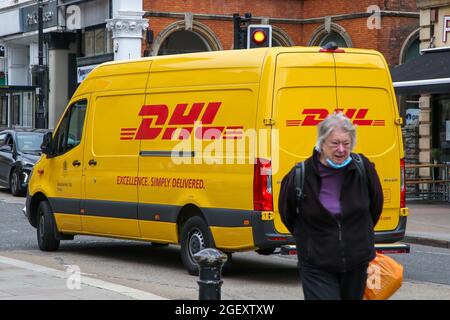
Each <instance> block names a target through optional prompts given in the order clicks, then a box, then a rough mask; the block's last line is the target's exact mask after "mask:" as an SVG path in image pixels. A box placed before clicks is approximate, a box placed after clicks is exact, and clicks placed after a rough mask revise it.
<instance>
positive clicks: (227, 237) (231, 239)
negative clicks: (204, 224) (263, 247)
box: [210, 227, 255, 250]
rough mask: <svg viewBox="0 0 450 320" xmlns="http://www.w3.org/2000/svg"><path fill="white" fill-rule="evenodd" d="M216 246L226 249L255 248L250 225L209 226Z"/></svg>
mask: <svg viewBox="0 0 450 320" xmlns="http://www.w3.org/2000/svg"><path fill="white" fill-rule="evenodd" d="M210 229H211V233H212V235H213V237H214V242H215V244H216V247H217V248H219V249H228V250H249V249H253V248H255V244H254V241H253V230H252V227H229V228H226V227H210Z"/></svg>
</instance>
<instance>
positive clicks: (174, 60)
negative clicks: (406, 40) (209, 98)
mask: <svg viewBox="0 0 450 320" xmlns="http://www.w3.org/2000/svg"><path fill="white" fill-rule="evenodd" d="M320 49H321V48H320V47H272V48H257V49H242V50H224V51H207V52H196V53H184V54H175V55H165V56H153V57H145V58H139V59H132V60H117V61H110V62H105V63H102V64H101V65H99V66H98V67H96V68H95V69H94V70H93V71H92V72H91V73H90V74H89V75H88V76H87V79H92V78H95V77H101V76H104V75H107V72H108V69H110V68H111V67H112V66H114V67H119V68H120V67H122V66H123V68H127V66H129V65H130V64H135V65H136V64H142V65H147V64H148V62H149V61H152V62H153V61H154V62H162V63H164V64H168V63H171V64H173V65H172V68H173V67H174V66H176V67H177V68H182V67H183V61H189V63H190V65H189V68H191V67H192V68H195V64H194V65H192V64H191V63H192V62H193V61H195V60H197V61H198V62H199V63H202V64H211V63H214V64H215V65H217V64H219V65H220V66H221V67H224V68H226V67H227V66H233V67H239V66H242V67H244V66H249V65H259V66H261V63H262V62H263V60H264V58H265V57H266V55H276V54H278V53H288V52H305V53H307V52H311V53H313V52H319V50H320ZM344 51H345V52H348V53H360V54H379V53H378V52H377V51H375V50H368V49H355V48H344ZM237 57H239V59H237ZM184 67H187V66H184ZM114 69H116V68H114ZM105 73H106V74H105Z"/></svg>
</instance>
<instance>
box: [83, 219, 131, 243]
mask: <svg viewBox="0 0 450 320" xmlns="http://www.w3.org/2000/svg"><path fill="white" fill-rule="evenodd" d="M82 221H83V230H92V231H90V232H92V233H93V234H101V235H112V236H125V237H134V238H136V237H139V236H140V235H139V234H138V233H136V225H137V223H138V222H137V221H136V220H132V219H118V218H105V217H90V216H83V217H82Z"/></svg>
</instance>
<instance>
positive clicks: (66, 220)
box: [55, 213, 81, 232]
mask: <svg viewBox="0 0 450 320" xmlns="http://www.w3.org/2000/svg"><path fill="white" fill-rule="evenodd" d="M55 221H56V226H57V228H58V231H59V232H78V231H81V228H80V227H81V217H80V216H79V215H76V214H63V213H55Z"/></svg>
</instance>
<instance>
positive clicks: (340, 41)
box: [319, 31, 348, 48]
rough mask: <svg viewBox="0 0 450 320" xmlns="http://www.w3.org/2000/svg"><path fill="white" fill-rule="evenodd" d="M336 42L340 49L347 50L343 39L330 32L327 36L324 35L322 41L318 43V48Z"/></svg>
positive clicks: (337, 34)
mask: <svg viewBox="0 0 450 320" xmlns="http://www.w3.org/2000/svg"><path fill="white" fill-rule="evenodd" d="M332 41H333V42H336V44H337V45H338V46H339V47H340V48H347V47H348V45H347V42H345V39H344V38H343V37H342V36H341V35H340V34H339V33H337V32H334V31H331V32H330V33H329V34H328V35H326V36H325V37H324V38H322V40H321V41H320V43H319V46H321V47H322V46H324V45H326V44H327V43H328V42H332Z"/></svg>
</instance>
